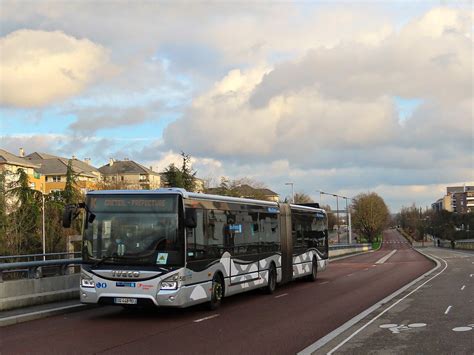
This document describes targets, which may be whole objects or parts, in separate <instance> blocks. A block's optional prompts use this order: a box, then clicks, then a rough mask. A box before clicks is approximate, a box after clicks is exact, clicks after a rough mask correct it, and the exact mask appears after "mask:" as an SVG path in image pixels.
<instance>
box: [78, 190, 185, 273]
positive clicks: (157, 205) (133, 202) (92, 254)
mask: <svg viewBox="0 0 474 355" xmlns="http://www.w3.org/2000/svg"><path fill="white" fill-rule="evenodd" d="M87 205H88V207H89V210H90V213H93V214H94V215H95V218H94V220H93V222H92V223H88V224H86V226H85V228H84V238H83V259H84V261H85V262H89V263H93V264H96V265H98V264H127V265H148V266H152V265H157V266H163V267H165V266H183V265H184V238H183V236H182V233H180V228H179V220H178V207H177V206H178V196H177V195H148V196H146V195H103V196H99V195H94V196H92V197H89V198H88V201H87Z"/></svg>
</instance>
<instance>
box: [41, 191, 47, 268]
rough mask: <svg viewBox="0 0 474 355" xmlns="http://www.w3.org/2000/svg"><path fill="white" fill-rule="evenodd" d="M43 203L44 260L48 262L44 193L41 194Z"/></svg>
mask: <svg viewBox="0 0 474 355" xmlns="http://www.w3.org/2000/svg"><path fill="white" fill-rule="evenodd" d="M41 197H42V201H43V260H46V226H45V212H44V199H45V198H44V193H41Z"/></svg>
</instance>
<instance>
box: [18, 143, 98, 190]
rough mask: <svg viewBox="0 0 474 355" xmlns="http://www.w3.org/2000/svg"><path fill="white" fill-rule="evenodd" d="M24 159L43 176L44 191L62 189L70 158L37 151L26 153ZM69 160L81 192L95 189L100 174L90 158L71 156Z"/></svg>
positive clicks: (64, 185) (64, 184)
mask: <svg viewBox="0 0 474 355" xmlns="http://www.w3.org/2000/svg"><path fill="white" fill-rule="evenodd" d="M25 159H26V160H28V161H29V162H30V163H32V164H34V165H36V166H38V168H37V171H38V172H39V173H40V174H41V175H43V176H44V179H45V191H44V192H45V193H49V192H51V191H62V190H64V188H65V187H66V176H67V166H68V164H69V160H70V159H68V158H64V157H58V156H55V155H51V154H46V153H39V152H34V153H31V154H28V155H26V156H25ZM71 160H72V170H73V171H74V175H75V176H76V184H77V187H78V188H79V189H80V190H81V192H82V193H85V192H87V191H89V190H95V189H97V186H98V184H99V183H100V181H101V174H100V171H99V170H98V169H97V168H95V167H93V166H92V165H91V164H90V159H85V160H84V161H82V160H79V159H77V158H76V157H75V156H73V157H72V158H71Z"/></svg>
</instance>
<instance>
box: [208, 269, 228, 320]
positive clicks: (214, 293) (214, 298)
mask: <svg viewBox="0 0 474 355" xmlns="http://www.w3.org/2000/svg"><path fill="white" fill-rule="evenodd" d="M222 298H224V280H223V279H222V276H221V275H220V274H215V275H214V277H213V278H212V289H211V300H210V301H209V302H208V304H207V307H208V308H209V309H210V310H211V311H213V310H216V309H217V308H219V306H220V305H221V303H222Z"/></svg>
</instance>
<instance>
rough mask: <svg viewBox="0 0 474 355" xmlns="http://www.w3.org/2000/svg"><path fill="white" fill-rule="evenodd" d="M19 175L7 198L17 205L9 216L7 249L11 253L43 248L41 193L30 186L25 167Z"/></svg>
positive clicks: (22, 252) (23, 252)
mask: <svg viewBox="0 0 474 355" xmlns="http://www.w3.org/2000/svg"><path fill="white" fill-rule="evenodd" d="M17 175H18V178H17V180H15V181H13V183H12V185H11V188H10V189H9V190H8V191H7V198H10V199H11V200H12V202H13V203H14V204H15V205H16V209H15V210H14V211H12V212H11V213H9V214H8V217H7V224H8V228H7V230H6V234H7V235H8V241H7V243H8V244H9V245H7V249H8V251H9V252H10V253H11V254H27V253H35V252H38V251H40V250H41V238H40V234H41V233H40V231H41V202H40V201H41V193H40V192H39V191H36V190H33V189H32V188H31V187H30V184H29V179H28V175H27V174H26V172H25V171H24V170H23V169H18V172H17Z"/></svg>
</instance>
